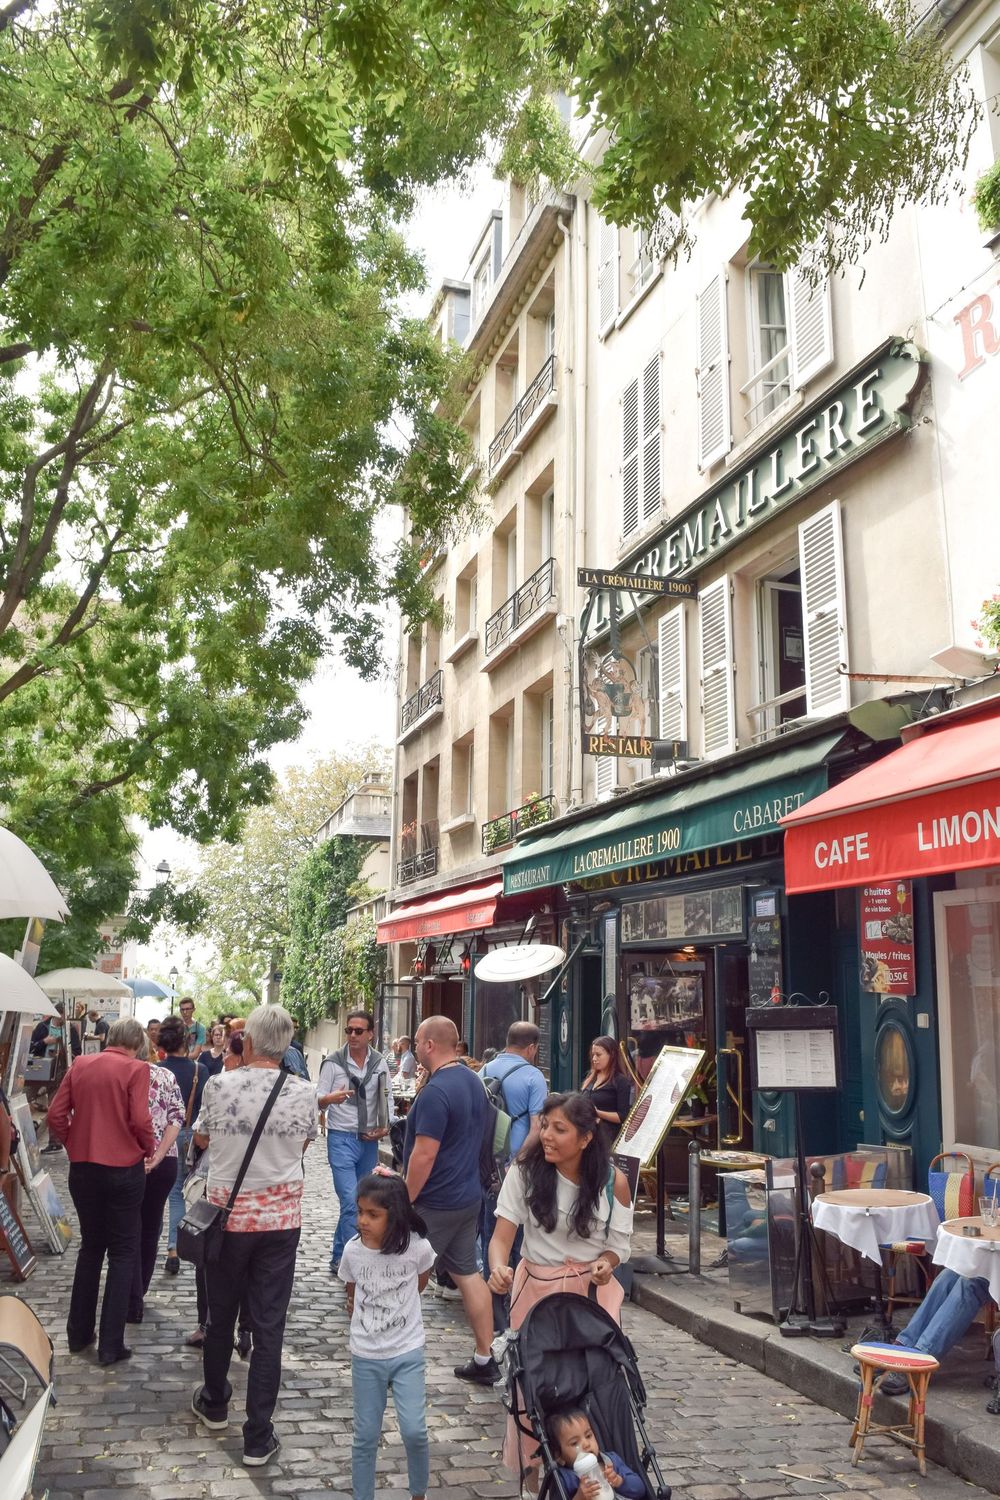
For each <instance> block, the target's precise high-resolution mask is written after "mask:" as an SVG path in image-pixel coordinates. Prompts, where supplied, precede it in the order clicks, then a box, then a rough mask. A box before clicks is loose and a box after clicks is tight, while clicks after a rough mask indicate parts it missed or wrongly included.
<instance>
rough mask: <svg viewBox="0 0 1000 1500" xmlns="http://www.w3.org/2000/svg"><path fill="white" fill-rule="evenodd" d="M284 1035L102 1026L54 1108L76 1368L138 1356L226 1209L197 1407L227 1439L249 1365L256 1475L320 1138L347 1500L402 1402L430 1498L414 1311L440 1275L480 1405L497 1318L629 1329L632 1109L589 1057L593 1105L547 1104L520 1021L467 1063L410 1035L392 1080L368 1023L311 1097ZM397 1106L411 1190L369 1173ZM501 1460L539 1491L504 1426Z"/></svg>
mask: <svg viewBox="0 0 1000 1500" xmlns="http://www.w3.org/2000/svg"><path fill="white" fill-rule="evenodd" d="M293 1032H294V1025H293V1022H292V1019H291V1017H290V1016H289V1015H288V1013H287V1012H286V1011H285V1010H284V1009H283V1008H282V1007H281V1006H279V1005H263V1006H260V1007H258V1009H257V1010H255V1011H254V1012H253V1013H252V1014H251V1015H250V1016H249V1017H248V1018H247V1020H246V1022H245V1024H242V1025H236V1024H235V1023H234V1022H233V1021H232V1020H231V1019H229V1018H226V1020H225V1021H224V1022H221V1021H220V1023H218V1024H216V1025H214V1026H211V1027H209V1028H208V1029H207V1030H206V1028H205V1027H204V1026H203V1025H202V1024H201V1023H199V1022H197V1021H196V1020H194V1016H193V1005H191V1004H190V1003H189V1002H183V1003H182V1006H181V1014H180V1016H178V1017H174V1016H169V1017H167V1018H165V1019H164V1020H163V1021H162V1022H161V1023H159V1024H158V1025H157V1024H155V1023H152V1024H151V1025H150V1026H149V1027H147V1028H146V1029H145V1030H144V1029H143V1027H142V1026H141V1025H140V1024H139V1023H138V1022H137V1021H134V1020H122V1021H117V1022H115V1023H113V1024H112V1025H111V1026H110V1028H109V1029H108V1031H107V1035H106V1036H105V1037H103V1038H102V1040H103V1042H104V1048H103V1050H102V1051H100V1052H94V1053H92V1054H90V1055H82V1056H80V1057H78V1058H76V1059H75V1060H74V1062H73V1065H72V1067H70V1068H69V1070H68V1071H67V1072H66V1074H65V1076H64V1078H63V1080H62V1082H61V1084H60V1086H59V1088H58V1090H57V1092H56V1095H55V1098H54V1099H53V1102H52V1105H51V1107H50V1110H49V1127H50V1133H51V1136H52V1138H53V1140H55V1141H57V1142H63V1143H64V1144H65V1146H66V1149H67V1151H68V1154H69V1158H70V1172H69V1190H70V1195H71V1197H72V1200H73V1203H74V1206H75V1208H76V1211H77V1215H78V1218H79V1222H80V1250H79V1255H78V1259H77V1266H76V1273H75V1277H74V1285H73V1291H72V1296H71V1302H70V1313H69V1319H68V1324H67V1333H68V1338H69V1345H70V1349H71V1351H72V1352H74V1353H79V1352H81V1351H82V1350H84V1349H86V1348H87V1347H88V1346H89V1345H90V1344H92V1343H93V1342H94V1341H95V1339H96V1342H97V1359H98V1361H99V1363H101V1364H105V1365H107V1364H113V1363H118V1362H120V1361H122V1360H127V1359H128V1358H129V1356H130V1352H131V1351H130V1349H129V1347H128V1346H127V1345H126V1343H125V1332H126V1325H127V1324H128V1323H133V1324H138V1323H141V1322H142V1318H143V1304H144V1298H145V1296H146V1293H147V1291H148V1289H149V1286H150V1283H151V1280H152V1277H153V1274H154V1271H155V1267H156V1263H157V1258H158V1246H159V1243H160V1239H161V1235H162V1228H163V1220H164V1217H166V1219H167V1253H166V1260H165V1262H164V1269H165V1271H166V1273H167V1274H169V1275H178V1274H180V1272H181V1268H182V1261H181V1258H180V1255H179V1254H178V1251H179V1250H180V1251H181V1253H189V1252H187V1251H186V1250H185V1234H186V1233H187V1229H186V1222H185V1221H184V1216H185V1214H186V1213H188V1214H191V1215H193V1216H195V1217H197V1215H195V1214H194V1210H193V1209H192V1207H191V1205H192V1204H196V1203H197V1201H198V1199H199V1197H203V1198H204V1199H205V1202H206V1205H207V1206H208V1207H207V1208H206V1212H207V1214H208V1215H209V1216H211V1213H212V1209H218V1210H221V1212H222V1220H221V1223H222V1224H223V1225H224V1228H223V1229H222V1232H221V1233H220V1234H219V1235H218V1249H217V1254H216V1255H215V1257H214V1258H212V1257H211V1256H209V1257H208V1258H207V1260H206V1264H205V1265H204V1268H199V1270H198V1272H197V1275H196V1277H195V1278H194V1279H195V1280H196V1283H197V1302H198V1326H197V1328H196V1330H195V1332H194V1334H192V1335H191V1336H190V1337H189V1338H188V1339H187V1340H186V1342H187V1343H189V1344H190V1345H192V1346H195V1347H198V1348H200V1350H201V1356H202V1362H203V1371H202V1378H201V1380H200V1381H199V1382H198V1385H197V1386H196V1388H195V1390H194V1393H193V1396H192V1401H191V1405H192V1410H193V1411H194V1413H195V1414H196V1415H197V1417H198V1418H199V1420H200V1421H201V1422H202V1423H203V1424H204V1426H205V1427H207V1428H208V1429H210V1430H222V1429H223V1428H225V1427H226V1426H227V1425H228V1422H229V1411H230V1404H231V1400H232V1394H233V1391H232V1385H231V1382H230V1379H229V1370H230V1363H231V1360H232V1358H233V1354H234V1350H235V1352H237V1353H239V1354H240V1355H242V1356H243V1357H249V1371H248V1379H247V1390H246V1398H245V1421H244V1423H243V1462H244V1464H246V1465H248V1466H250V1467H254V1466H263V1465H265V1464H267V1463H268V1462H269V1461H270V1460H271V1459H272V1458H273V1457H274V1455H275V1454H276V1453H277V1451H278V1448H279V1439H278V1436H277V1434H276V1433H275V1431H274V1427H273V1414H274V1409H275V1405H276V1402H277V1398H278V1392H279V1386H280V1379H281V1355H282V1343H283V1337H284V1326H285V1317H286V1313H287V1309H288V1304H289V1300H290V1298H291V1294H292V1285H293V1280H294V1275H295V1262H296V1253H297V1249H298V1243H299V1235H300V1230H301V1202H302V1193H303V1187H304V1167H303V1163H304V1155H305V1151H306V1148H307V1147H308V1146H309V1144H310V1142H311V1141H312V1140H313V1139H315V1137H316V1135H317V1133H318V1125H319V1119H321V1120H322V1123H323V1125H324V1127H325V1133H326V1144H327V1159H328V1162H329V1166H330V1171H331V1176H332V1187H333V1192H334V1194H335V1196H336V1198H337V1202H338V1219H337V1227H336V1233H335V1236H334V1240H333V1244H332V1246H331V1252H330V1257H331V1258H330V1270H331V1273H332V1274H333V1275H334V1276H335V1277H336V1278H337V1279H338V1281H339V1282H340V1283H343V1284H344V1285H345V1287H346V1296H347V1307H348V1311H349V1313H350V1317H351V1329H350V1357H351V1364H352V1376H353V1390H354V1405H355V1409H354V1440H353V1454H352V1464H353V1494H354V1495H355V1497H357V1500H371V1497H373V1496H374V1493H375V1488H374V1486H375V1462H376V1453H377V1448H378V1443H379V1436H380V1432H381V1426H382V1420H383V1416H384V1411H385V1406H386V1402H387V1399H388V1395H389V1393H390V1391H391V1393H392V1396H393V1401H394V1404H395V1408H396V1415H397V1419H398V1421H399V1426H400V1432H401V1434H402V1438H403V1442H404V1445H405V1449H406V1454H407V1462H408V1480H409V1488H410V1494H411V1496H413V1497H415V1500H420V1497H422V1496H423V1495H424V1493H425V1491H426V1488H427V1483H428V1463H429V1458H428V1454H429V1445H428V1436H427V1424H426V1418H425V1404H426V1403H425V1394H424V1334H423V1326H422V1321H421V1317H420V1293H421V1292H422V1291H423V1289H424V1287H425V1286H426V1285H427V1282H428V1280H429V1278H430V1276H431V1274H432V1271H436V1272H437V1274H438V1275H439V1276H441V1277H444V1278H450V1281H451V1283H452V1285H453V1286H454V1288H455V1290H456V1295H457V1296H459V1297H460V1298H461V1301H462V1304H463V1309H464V1313H465V1318H466V1321H467V1323H468V1326H469V1330H470V1334H471V1340H472V1347H471V1349H470V1354H469V1358H468V1360H467V1361H465V1362H464V1363H462V1364H460V1365H458V1366H456V1367H455V1370H454V1374H455V1376H456V1378H458V1379H460V1380H467V1381H472V1382H474V1383H477V1384H480V1385H483V1386H492V1385H494V1384H495V1383H497V1381H498V1380H499V1378H500V1369H499V1367H498V1364H497V1362H496V1359H495V1358H494V1354H493V1350H492V1344H493V1340H494V1335H495V1332H496V1331H497V1330H498V1329H499V1328H501V1327H503V1326H505V1325H506V1323H507V1321H508V1318H509V1323H510V1326H511V1327H512V1328H515V1329H516V1328H518V1327H520V1325H521V1323H522V1321H523V1319H524V1316H525V1314H526V1313H527V1311H528V1310H529V1308H530V1307H532V1306H533V1305H534V1304H535V1303H537V1302H538V1301H539V1300H540V1299H541V1298H543V1297H545V1296H547V1295H549V1293H550V1292H551V1291H553V1290H560V1291H571V1292H576V1293H579V1294H580V1295H582V1296H586V1295H587V1294H588V1292H591V1294H592V1295H593V1294H594V1293H596V1296H597V1298H598V1299H599V1301H600V1302H601V1304H602V1306H604V1307H605V1308H606V1309H607V1310H608V1311H609V1312H610V1313H611V1314H612V1315H613V1316H615V1317H616V1318H617V1316H618V1312H619V1309H620V1306H621V1302H622V1289H621V1286H620V1285H619V1284H618V1282H617V1281H616V1280H615V1272H616V1270H617V1267H618V1266H619V1265H620V1264H621V1263H622V1262H623V1261H625V1260H626V1259H627V1258H628V1249H629V1238H630V1233H631V1221H632V1209H631V1203H630V1198H629V1193H628V1188H627V1185H626V1183H625V1179H624V1177H623V1176H622V1174H621V1173H620V1172H618V1171H617V1170H615V1169H614V1168H613V1167H612V1165H611V1159H610V1144H609V1136H610V1135H611V1134H612V1131H611V1129H609V1128H607V1127H612V1126H614V1125H615V1124H616V1119H615V1117H617V1118H619V1119H620V1118H622V1117H623V1111H625V1110H627V1107H628V1101H627V1094H626V1093H625V1091H624V1090H623V1088H622V1087H621V1084H620V1083H619V1082H618V1080H617V1076H616V1069H615V1066H614V1060H613V1057H614V1056H616V1053H617V1049H615V1048H614V1044H613V1043H611V1042H610V1039H609V1038H599V1039H598V1041H597V1042H596V1043H595V1044H594V1049H593V1051H592V1063H593V1067H592V1072H591V1075H590V1076H589V1078H588V1080H587V1085H586V1091H585V1092H581V1093H578V1094H549V1093H548V1091H547V1085H546V1082H545V1077H544V1075H543V1073H542V1072H541V1070H540V1068H539V1067H538V1066H537V1054H538V1045H539V1033H538V1029H537V1027H535V1026H533V1025H531V1024H529V1023H527V1022H518V1023H516V1024H515V1025H513V1026H512V1027H511V1028H510V1030H509V1032H508V1035H507V1038H506V1047H505V1049H504V1051H502V1052H500V1053H499V1054H495V1055H494V1056H492V1057H491V1058H490V1060H489V1061H487V1062H486V1063H484V1064H478V1063H475V1062H474V1061H473V1060H472V1059H471V1058H469V1056H468V1049H467V1048H464V1046H463V1044H462V1043H461V1039H460V1037H459V1034H458V1031H457V1029H456V1027H455V1026H454V1024H453V1023H452V1022H451V1021H450V1020H449V1019H447V1018H446V1017H444V1016H432V1017H430V1018H428V1019H426V1020H424V1021H423V1022H422V1023H421V1025H420V1026H419V1028H418V1029H417V1031H416V1033H415V1035H414V1037H413V1038H412V1041H411V1039H410V1038H409V1037H400V1038H398V1039H397V1040H396V1041H395V1042H394V1043H393V1045H392V1050H391V1059H390V1060H387V1058H383V1056H382V1055H381V1054H380V1053H379V1052H378V1051H377V1050H376V1049H375V1047H374V1031H373V1024H372V1019H371V1017H370V1016H369V1015H367V1014H366V1013H365V1012H364V1011H355V1012H352V1014H351V1015H350V1016H348V1017H347V1018H346V1023H345V1037H346V1040H345V1045H344V1046H343V1047H342V1048H340V1049H339V1050H338V1051H336V1052H334V1053H333V1054H331V1055H330V1056H328V1057H326V1058H324V1060H323V1062H322V1065H321V1067H320V1070H319V1077H318V1079H317V1082H316V1084H315V1085H314V1084H313V1083H311V1082H310V1081H309V1079H308V1072H307V1069H306V1067H305V1061H304V1058H303V1055H302V1052H301V1048H299V1047H298V1046H297V1044H296V1043H295V1042H294V1036H293ZM46 1034H47V1033H46ZM605 1044H610V1046H611V1047H612V1049H613V1057H612V1059H608V1058H607V1057H606V1056H605V1055H604V1053H606V1052H607V1047H606V1045H605ZM602 1048H603V1049H604V1052H602V1050H601V1049H602ZM394 1086H395V1092H396V1093H397V1094H403V1095H404V1096H405V1097H406V1098H407V1101H408V1102H409V1111H408V1114H407V1116H406V1122H405V1137H404V1139H403V1141H402V1147H401V1161H400V1164H399V1165H400V1171H399V1172H398V1173H396V1172H393V1171H391V1170H390V1169H388V1168H387V1167H385V1166H380V1165H379V1164H378V1163H379V1146H380V1142H382V1141H383V1139H384V1138H385V1137H386V1136H387V1135H388V1133H389V1128H390V1123H391V1122H392V1120H393V1115H394V1103H393V1095H394ZM411 1094H412V1099H411V1097H410V1096H411ZM505 1127H506V1129H508V1130H509V1135H504V1134H503V1130H504V1128H505ZM498 1158H499V1159H498ZM105 1261H106V1262H107V1274H106V1279H105V1290H104V1298H103V1302H102V1305H101V1309H100V1318H99V1320H98V1297H99V1289H100V1277H101V1271H102V1267H103V1265H104V1263H105ZM188 1274H190V1273H188ZM571 1439H572V1434H570V1435H569V1437H567V1438H566V1439H565V1441H564V1442H563V1444H562V1446H561V1451H568V1444H569V1443H570V1441H571ZM573 1440H574V1441H575V1439H573ZM504 1458H505V1461H506V1462H507V1463H509V1464H510V1465H511V1466H512V1467H513V1468H514V1469H515V1470H520V1471H521V1472H522V1474H525V1475H526V1476H527V1477H526V1489H527V1491H528V1492H533V1490H534V1489H535V1488H537V1469H535V1468H533V1465H534V1463H535V1459H534V1457H533V1452H532V1451H528V1449H527V1448H523V1450H522V1447H521V1445H520V1444H519V1442H518V1437H517V1434H516V1433H515V1432H514V1431H513V1429H512V1430H511V1431H509V1432H508V1437H507V1441H506V1443H505V1448H504Z"/></svg>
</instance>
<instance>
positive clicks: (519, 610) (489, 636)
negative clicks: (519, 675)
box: [486, 557, 556, 656]
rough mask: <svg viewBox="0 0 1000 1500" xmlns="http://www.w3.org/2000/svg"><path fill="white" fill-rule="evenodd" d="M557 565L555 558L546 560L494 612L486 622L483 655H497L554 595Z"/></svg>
mask: <svg viewBox="0 0 1000 1500" xmlns="http://www.w3.org/2000/svg"><path fill="white" fill-rule="evenodd" d="M555 581H556V562H555V558H554V557H550V558H548V559H547V560H546V561H545V562H543V563H542V566H541V567H540V568H536V569H535V571H534V573H532V575H531V577H530V578H529V579H528V581H527V583H522V585H521V587H520V588H519V589H518V591H517V593H516V594H511V596H510V598H509V599H507V600H506V601H505V602H504V603H503V604H501V606H500V608H499V609H498V610H496V611H495V612H494V613H493V614H492V615H490V617H489V619H488V620H487V621H486V654H487V656H489V654H490V652H491V651H496V650H497V649H498V647H500V646H502V645H503V643H504V641H505V640H507V639H508V637H510V636H512V635H513V634H514V631H515V630H516V629H517V628H518V626H519V625H523V624H524V622H525V621H526V620H530V619H531V616H532V615H534V614H537V613H538V611H539V610H540V609H541V608H542V605H543V604H546V603H547V602H548V601H549V600H550V599H551V598H552V597H553V595H554V594H555V591H556V582H555Z"/></svg>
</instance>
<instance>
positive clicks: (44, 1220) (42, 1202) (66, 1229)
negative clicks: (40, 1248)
mask: <svg viewBox="0 0 1000 1500" xmlns="http://www.w3.org/2000/svg"><path fill="white" fill-rule="evenodd" d="M28 1198H29V1199H30V1201H31V1206H32V1208H33V1209H34V1210H35V1216H36V1218H37V1219H38V1222H39V1223H40V1224H41V1226H42V1229H43V1230H44V1231H45V1239H46V1242H47V1244H48V1247H49V1249H50V1250H51V1251H52V1253H53V1254H54V1255H65V1253H66V1250H67V1247H68V1245H69V1242H70V1240H71V1239H72V1238H73V1228H72V1225H71V1224H70V1222H69V1219H68V1218H67V1217H66V1210H65V1209H64V1208H63V1205H62V1199H61V1198H60V1197H59V1194H58V1192H57V1191H56V1186H55V1183H54V1182H53V1181H52V1178H51V1177H50V1176H49V1174H48V1172H40V1173H39V1174H38V1176H37V1177H35V1178H34V1179H32V1180H31V1181H30V1182H29V1183H28Z"/></svg>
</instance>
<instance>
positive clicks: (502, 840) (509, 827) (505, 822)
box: [486, 813, 514, 854]
mask: <svg viewBox="0 0 1000 1500" xmlns="http://www.w3.org/2000/svg"><path fill="white" fill-rule="evenodd" d="M513 842H514V822H513V819H512V818H511V816H510V814H509V813H508V814H507V815H506V816H505V817H502V818H494V819H493V822H492V823H490V824H489V825H488V826H487V829H486V852H487V854H492V853H493V851H494V849H502V848H503V846H504V844H512V843H513Z"/></svg>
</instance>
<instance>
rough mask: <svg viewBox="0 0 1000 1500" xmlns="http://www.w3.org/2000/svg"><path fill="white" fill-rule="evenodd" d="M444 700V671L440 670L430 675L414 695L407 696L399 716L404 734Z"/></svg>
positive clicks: (400, 728) (401, 730) (400, 727)
mask: <svg viewBox="0 0 1000 1500" xmlns="http://www.w3.org/2000/svg"><path fill="white" fill-rule="evenodd" d="M443 701H444V673H443V672H442V671H440V670H438V671H437V672H435V673H434V676H433V677H428V679H427V681H426V682H425V683H424V685H423V687H421V688H417V691H416V692H415V693H414V694H413V695H412V697H409V698H407V700H406V702H405V703H404V704H403V710H402V713H401V714H400V716H399V730H400V733H401V734H404V733H405V732H406V730H407V729H409V728H410V727H411V725H413V724H415V723H416V722H417V720H418V719H422V718H423V716H424V714H425V713H427V711H428V709H431V708H433V707H434V706H435V705H436V704H438V703H441V702H443Z"/></svg>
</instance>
